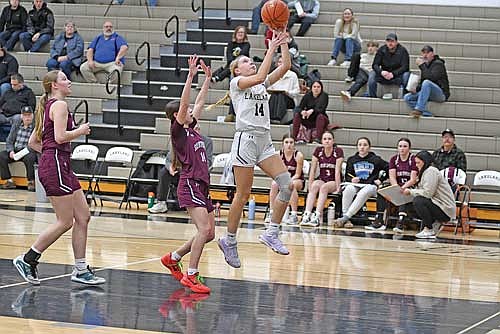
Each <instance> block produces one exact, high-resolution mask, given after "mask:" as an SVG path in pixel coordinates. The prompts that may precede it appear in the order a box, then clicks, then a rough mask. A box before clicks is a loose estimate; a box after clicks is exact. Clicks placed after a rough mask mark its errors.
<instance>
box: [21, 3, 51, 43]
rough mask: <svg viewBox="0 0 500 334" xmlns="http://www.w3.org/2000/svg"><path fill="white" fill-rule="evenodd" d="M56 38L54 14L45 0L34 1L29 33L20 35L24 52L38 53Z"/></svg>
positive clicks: (30, 15)
mask: <svg viewBox="0 0 500 334" xmlns="http://www.w3.org/2000/svg"><path fill="white" fill-rule="evenodd" d="M53 37H54V14H53V13H52V11H51V10H50V9H49V8H48V7H47V4H46V3H45V2H44V1H43V0H33V9H32V10H30V11H29V13H28V20H27V31H25V32H23V33H21V35H19V39H20V40H21V43H23V47H24V51H28V52H37V51H39V50H40V48H41V47H42V46H44V45H45V44H47V43H49V42H50V40H51V39H52V38H53Z"/></svg>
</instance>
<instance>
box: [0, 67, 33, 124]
mask: <svg viewBox="0 0 500 334" xmlns="http://www.w3.org/2000/svg"><path fill="white" fill-rule="evenodd" d="M10 84H11V86H12V87H11V88H10V89H9V90H8V91H6V92H5V94H3V95H2V97H0V124H7V123H10V124H14V122H16V121H17V120H19V118H21V110H22V108H23V107H25V106H30V107H31V108H32V110H34V109H35V105H36V97H35V94H34V93H33V91H32V90H31V88H29V87H27V86H25V85H24V78H23V76H22V75H21V74H19V73H17V74H13V75H12V76H11V77H10Z"/></svg>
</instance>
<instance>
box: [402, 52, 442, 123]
mask: <svg viewBox="0 0 500 334" xmlns="http://www.w3.org/2000/svg"><path fill="white" fill-rule="evenodd" d="M416 63H417V66H418V67H419V68H420V72H421V75H420V83H419V85H418V87H417V89H416V91H413V92H411V91H410V92H409V93H408V94H406V95H405V96H404V99H405V101H406V103H407V104H408V106H409V107H410V108H412V109H413V111H412V112H411V113H410V116H412V117H420V116H432V113H430V112H429V111H428V110H427V102H429V101H434V102H445V101H447V100H448V98H449V97H450V84H449V82H448V73H447V72H446V67H445V66H444V60H443V59H441V58H439V56H438V55H436V54H434V49H433V48H432V46H430V45H426V46H424V47H423V48H422V56H421V57H420V58H417V61H416Z"/></svg>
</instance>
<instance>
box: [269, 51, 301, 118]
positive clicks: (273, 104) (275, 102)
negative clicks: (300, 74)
mask: <svg viewBox="0 0 500 334" xmlns="http://www.w3.org/2000/svg"><path fill="white" fill-rule="evenodd" d="M281 64H283V60H282V58H281V56H279V57H278V58H277V59H276V66H277V67H278V66H281ZM267 92H268V93H270V94H271V96H270V97H269V113H270V117H271V120H272V121H278V122H279V121H281V120H282V119H283V117H284V116H285V114H286V111H287V109H293V108H295V99H296V98H297V96H298V95H299V93H300V87H299V78H297V74H295V73H294V72H292V71H291V70H288V71H287V72H286V73H285V75H284V76H282V77H281V78H280V79H279V80H278V81H276V82H275V83H274V84H272V85H271V86H269V87H267Z"/></svg>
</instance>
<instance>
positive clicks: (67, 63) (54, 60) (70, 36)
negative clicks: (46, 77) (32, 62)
mask: <svg viewBox="0 0 500 334" xmlns="http://www.w3.org/2000/svg"><path fill="white" fill-rule="evenodd" d="M83 47H84V46H83V38H82V37H81V36H80V34H78V32H77V31H76V28H75V24H74V23H73V21H66V23H65V24H64V31H63V32H61V33H60V34H59V35H57V37H56V38H55V40H54V44H52V47H51V48H50V59H49V60H48V61H47V70H48V71H52V70H55V69H61V71H63V72H64V74H66V77H67V78H68V79H70V80H71V72H72V71H73V70H74V69H77V68H80V65H81V64H82V58H83Z"/></svg>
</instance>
